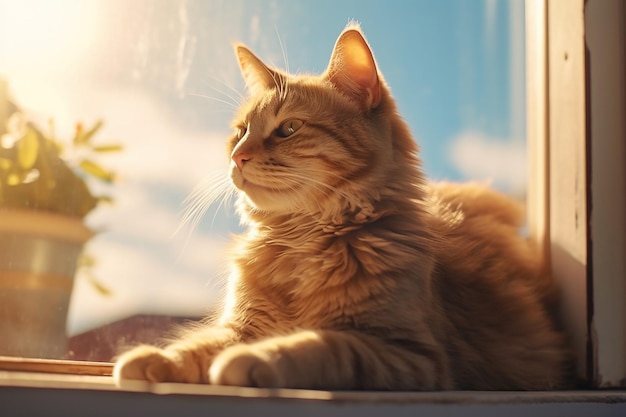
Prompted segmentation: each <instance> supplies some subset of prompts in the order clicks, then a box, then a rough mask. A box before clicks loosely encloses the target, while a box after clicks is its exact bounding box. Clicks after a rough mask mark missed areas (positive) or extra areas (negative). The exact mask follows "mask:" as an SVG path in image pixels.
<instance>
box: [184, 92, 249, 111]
mask: <svg viewBox="0 0 626 417" xmlns="http://www.w3.org/2000/svg"><path fill="white" fill-rule="evenodd" d="M187 95H188V96H192V97H199V98H203V99H208V100H213V101H217V102H218V103H222V104H225V105H227V106H228V107H229V110H230V109H236V108H237V106H238V104H236V103H231V102H229V101H227V100H224V99H221V98H219V97H213V96H207V95H205V94H200V93H187Z"/></svg>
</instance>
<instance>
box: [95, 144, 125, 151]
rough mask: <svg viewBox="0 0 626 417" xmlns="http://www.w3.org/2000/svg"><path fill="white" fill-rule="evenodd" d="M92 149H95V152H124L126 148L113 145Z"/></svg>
mask: <svg viewBox="0 0 626 417" xmlns="http://www.w3.org/2000/svg"><path fill="white" fill-rule="evenodd" d="M91 149H93V150H94V151H95V152H119V151H121V150H123V149H124V147H123V146H122V145H119V144H112V145H99V146H93V147H92V148H91Z"/></svg>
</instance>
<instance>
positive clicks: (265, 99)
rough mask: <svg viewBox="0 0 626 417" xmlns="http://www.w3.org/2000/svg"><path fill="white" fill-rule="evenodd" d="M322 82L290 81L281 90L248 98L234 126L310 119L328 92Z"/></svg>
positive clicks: (267, 91) (325, 99)
mask: <svg viewBox="0 0 626 417" xmlns="http://www.w3.org/2000/svg"><path fill="white" fill-rule="evenodd" d="M327 88H328V87H325V86H324V85H323V83H319V82H313V81H311V80H305V81H299V80H295V81H290V82H286V83H285V84H284V85H283V88H280V89H279V88H277V89H271V90H266V91H265V92H263V93H262V94H257V95H254V96H251V97H249V98H248V100H247V101H246V103H245V104H244V105H243V106H242V107H241V108H240V111H239V113H238V115H237V117H236V121H235V122H236V123H239V124H240V123H242V122H245V123H246V124H247V123H250V124H266V123H268V122H270V124H271V122H272V121H274V120H278V121H279V122H280V121H281V120H282V119H284V118H291V117H300V118H306V117H310V116H313V115H314V114H315V113H317V112H318V111H319V108H320V107H322V106H320V104H321V103H323V102H325V101H327V97H325V96H327V95H328V92H327V91H325V90H326V89H327Z"/></svg>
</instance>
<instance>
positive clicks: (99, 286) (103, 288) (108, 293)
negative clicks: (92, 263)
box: [85, 272, 113, 297]
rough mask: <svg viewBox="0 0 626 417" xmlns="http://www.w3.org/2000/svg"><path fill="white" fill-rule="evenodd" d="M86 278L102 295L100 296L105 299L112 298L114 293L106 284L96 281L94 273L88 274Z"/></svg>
mask: <svg viewBox="0 0 626 417" xmlns="http://www.w3.org/2000/svg"><path fill="white" fill-rule="evenodd" d="M85 276H86V277H87V280H88V281H89V283H90V284H91V285H93V288H94V289H95V290H96V291H97V292H98V293H100V295H102V296H104V297H111V296H112V295H113V291H111V290H110V289H109V288H107V287H106V286H105V285H104V284H102V283H101V282H100V281H98V280H97V279H96V277H95V276H94V275H93V274H92V273H89V272H88V273H86V274H85Z"/></svg>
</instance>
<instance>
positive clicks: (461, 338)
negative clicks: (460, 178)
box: [428, 183, 569, 389]
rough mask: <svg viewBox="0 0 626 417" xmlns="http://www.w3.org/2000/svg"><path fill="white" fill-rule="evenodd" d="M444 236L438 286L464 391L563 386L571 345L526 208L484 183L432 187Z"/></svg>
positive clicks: (445, 337)
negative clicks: (524, 232)
mask: <svg viewBox="0 0 626 417" xmlns="http://www.w3.org/2000/svg"><path fill="white" fill-rule="evenodd" d="M428 193H429V195H430V198H429V202H430V207H431V211H432V214H433V228H434V229H435V230H436V231H437V234H438V235H439V236H440V239H441V242H440V244H439V245H437V253H436V254H435V257H436V261H437V268H436V271H437V272H436V276H435V277H434V278H435V279H434V288H435V289H436V294H437V295H438V297H439V298H440V301H441V304H442V308H443V310H444V311H445V315H446V317H447V323H446V325H445V326H443V329H442V330H441V331H440V334H439V337H440V338H441V339H442V341H443V343H444V345H445V346H446V348H447V350H448V354H449V357H450V358H451V361H452V362H453V368H455V369H456V370H457V371H456V372H455V374H456V377H457V381H456V384H457V386H458V387H459V388H472V389H507V388H514V389H519V388H520V387H521V388H525V389H548V388H554V387H562V386H563V383H564V378H565V376H566V371H567V367H568V363H567V358H569V355H568V354H567V347H566V346H567V345H566V340H565V337H564V335H563V334H562V332H560V331H557V330H556V324H555V320H554V317H552V314H551V311H553V309H554V307H555V303H556V300H557V296H556V288H555V286H554V284H553V283H552V280H551V278H550V276H549V274H548V273H547V268H546V267H545V265H544V259H543V257H542V252H541V251H540V250H539V248H538V247H537V245H535V244H534V243H533V242H532V241H531V240H529V239H527V238H525V237H523V236H521V235H520V228H521V226H522V224H523V221H524V210H523V205H522V204H521V203H520V202H517V201H514V200H512V199H510V198H508V197H507V196H504V195H502V194H500V193H498V192H495V191H493V190H490V189H489V188H487V187H484V186H482V185H478V184H465V185H459V184H449V183H442V184H431V185H429V186H428Z"/></svg>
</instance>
